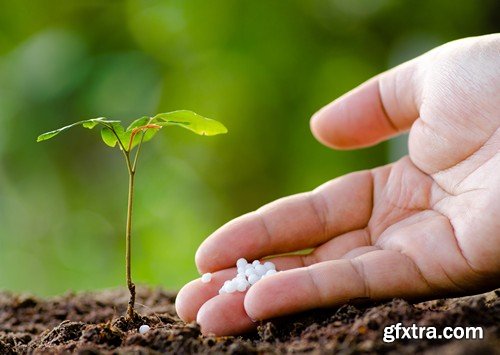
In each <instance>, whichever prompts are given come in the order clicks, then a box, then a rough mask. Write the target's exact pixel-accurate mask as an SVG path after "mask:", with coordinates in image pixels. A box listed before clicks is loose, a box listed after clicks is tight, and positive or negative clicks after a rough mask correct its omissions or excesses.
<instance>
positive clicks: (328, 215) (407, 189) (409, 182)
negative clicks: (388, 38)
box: [176, 35, 500, 335]
mask: <svg viewBox="0 0 500 355" xmlns="http://www.w3.org/2000/svg"><path fill="white" fill-rule="evenodd" d="M499 127H500V35H489V36H483V37H476V38H468V39H463V40H459V41H455V42H451V43H448V44H446V45H444V46H441V47H438V48H436V49H434V50H432V51H430V52H428V53H426V54H424V55H422V56H420V57H418V58H416V59H414V60H412V61H410V62H407V63H405V64H402V65H400V66H398V67H396V68H394V69H392V70H390V71H388V72H385V73H383V74H381V75H379V76H377V77H375V78H373V79H371V80H369V81H368V82H366V83H364V84H363V85H361V86H360V87H358V88H356V89H355V90H353V91H351V92H349V93H347V94H346V95H344V96H343V97H341V98H339V99H337V100H335V101H334V102H332V103H331V104H329V105H328V106H326V107H325V108H323V109H322V110H320V111H319V112H318V113H316V114H315V115H314V117H313V118H312V120H311V129H312V131H313V133H314V135H315V136H316V137H317V138H318V139H319V140H320V141H321V142H323V143H324V144H326V145H328V146H331V147H334V148H340V149H351V148H358V147H364V146H369V145H373V144H376V143H378V142H380V141H383V140H385V139H387V138H389V137H391V136H394V135H397V134H399V133H401V132H404V131H407V130H410V137H409V156H407V157H404V158H403V159H401V160H399V161H398V162H396V163H394V164H390V165H387V166H383V167H380V168H377V169H373V170H370V171H362V172H357V173H352V174H349V175H346V176H343V177H340V178H337V179H334V180H332V181H330V182H328V183H326V184H324V185H322V186H320V187H318V188H317V189H315V190H314V191H312V192H308V193H302V194H298V195H294V196H290V197H286V198H283V199H280V200H278V201H275V202H273V203H271V204H268V205H266V206H264V207H262V208H260V209H258V210H257V211H255V212H251V213H248V214H246V215H244V216H241V217H239V218H237V219H235V220H233V221H231V222H229V223H227V224H226V225H224V226H223V227H221V228H220V229H218V230H217V231H215V232H214V233H213V234H212V235H211V236H210V237H209V238H207V239H206V240H205V241H204V242H203V244H202V245H201V246H200V248H199V249H198V252H197V254H196V264H197V266H198V269H199V271H200V272H202V273H204V272H212V273H214V274H213V278H212V281H211V282H210V283H206V284H205V283H201V281H200V279H197V280H195V281H192V282H191V283H189V284H187V285H186V286H184V288H183V289H182V290H181V291H180V292H179V295H178V297H177V301H176V307H177V312H178V314H179V316H180V317H181V318H182V319H183V320H185V321H192V320H197V322H198V323H199V324H200V325H201V329H202V332H203V333H205V334H207V333H214V334H216V335H229V334H238V333H242V332H246V331H248V330H251V329H252V328H254V327H255V323H254V322H253V321H252V319H254V320H262V319H269V318H273V317H278V316H282V315H286V314H291V313H295V312H300V311H305V310H308V309H312V308H319V307H331V306H335V305H339V304H342V303H345V302H347V301H348V300H350V299H354V298H360V297H369V298H371V299H377V300H378V299H386V298H392V297H406V298H428V297H434V296H439V295H456V294H467V293H473V292H478V291H483V290H487V289H492V288H494V287H498V286H499V285H500V284H499V280H500V278H499V276H500V203H499V201H500V155H499V151H500V130H499ZM306 248H314V250H313V252H311V253H310V254H308V255H302V256H300V255H291V256H280V257H276V258H273V260H272V261H273V262H274V263H275V264H276V265H277V269H278V270H286V271H284V272H280V273H277V274H274V275H271V276H268V277H266V278H265V279H263V280H261V281H259V282H258V283H256V284H255V285H253V286H252V287H251V288H250V289H249V290H248V291H247V292H246V293H239V292H237V293H233V294H222V295H219V294H218V290H219V288H220V287H221V285H222V283H223V282H224V281H225V280H227V279H230V278H232V277H234V275H235V274H236V270H235V268H234V267H232V266H234V265H235V263H236V260H237V259H238V258H241V257H244V258H246V259H248V260H253V259H257V258H263V257H267V256H272V255H276V254H281V253H289V252H294V251H298V250H303V249H306Z"/></svg>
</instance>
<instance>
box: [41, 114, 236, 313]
mask: <svg viewBox="0 0 500 355" xmlns="http://www.w3.org/2000/svg"><path fill="white" fill-rule="evenodd" d="M79 125H81V126H83V127H85V128H88V129H92V128H94V127H96V126H99V125H100V126H102V129H101V138H102V140H103V141H104V143H106V144H107V145H108V146H110V147H116V146H117V147H118V148H119V149H120V151H121V152H122V153H123V157H124V158H125V163H126V164H127V171H128V176H129V185H128V203H127V224H126V227H125V270H126V279H127V286H128V289H129V291H130V300H129V302H128V308H127V317H128V318H132V317H133V315H134V305H135V285H134V283H133V282H132V276H131V239H132V204H133V201H134V178H135V173H136V168H137V160H138V159H139V154H140V152H141V147H142V144H143V143H144V142H147V141H149V140H150V139H151V138H153V136H154V135H155V134H156V133H157V132H158V131H159V130H160V129H162V128H163V127H166V126H180V127H183V128H186V129H188V130H190V131H192V132H194V133H196V134H199V135H203V136H213V135H217V134H223V133H227V129H226V127H224V125H223V124H222V123H220V122H218V121H215V120H212V119H209V118H206V117H203V116H200V115H198V114H196V113H194V112H192V111H187V110H180V111H173V112H167V113H160V114H157V115H156V116H153V117H147V116H146V117H141V118H139V119H137V120H135V121H134V122H132V123H131V124H130V125H129V126H128V127H127V129H125V128H124V127H123V126H122V125H121V123H120V121H115V120H108V119H106V118H104V117H100V118H92V119H89V120H85V121H79V122H76V123H73V124H71V125H69V126H64V127H62V128H59V129H56V130H54V131H50V132H47V133H44V134H41V135H40V136H38V138H37V142H41V141H46V140H48V139H51V138H52V137H54V136H56V135H58V134H59V133H61V132H63V131H66V130H68V129H69V128H71V127H74V126H79ZM134 148H137V149H135V155H134V156H133V159H132V151H133V150H134Z"/></svg>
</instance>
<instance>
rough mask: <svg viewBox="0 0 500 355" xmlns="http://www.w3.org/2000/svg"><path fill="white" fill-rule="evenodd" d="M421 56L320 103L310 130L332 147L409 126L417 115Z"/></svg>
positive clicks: (373, 140) (370, 140)
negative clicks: (324, 103) (341, 94)
mask: <svg viewBox="0 0 500 355" xmlns="http://www.w3.org/2000/svg"><path fill="white" fill-rule="evenodd" d="M421 62H422V57H419V58H416V59H413V60H412V61H409V62H407V63H404V64H402V65H400V66H398V67H395V68H393V69H391V70H389V71H387V72H385V73H382V74H380V75H378V76H376V77H374V78H372V79H370V80H368V81H367V82H365V83H363V84H362V85H360V86H359V87H357V88H356V89H354V90H352V91H350V92H348V93H347V94H344V95H343V96H341V97H340V98H338V99H337V100H335V101H333V102H332V103H330V104H328V105H327V106H325V107H323V108H322V109H321V110H320V111H318V112H317V113H316V114H314V116H313V117H312V119H311V130H312V132H313V134H314V136H315V137H316V139H318V140H319V141H320V142H321V143H323V144H325V145H327V146H330V147H332V148H339V149H350V148H360V147H366V146H371V145H374V144H377V143H379V142H381V141H383V140H386V139H388V138H390V137H392V136H395V135H397V134H399V133H401V132H404V131H406V130H408V129H409V128H410V127H411V124H412V123H413V121H415V120H416V119H417V118H418V115H419V113H418V111H419V106H420V91H421V82H422V80H421V73H420V72H421V70H420V68H421V67H422V65H421Z"/></svg>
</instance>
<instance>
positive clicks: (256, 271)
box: [201, 258, 278, 295]
mask: <svg viewBox="0 0 500 355" xmlns="http://www.w3.org/2000/svg"><path fill="white" fill-rule="evenodd" d="M236 268H237V274H236V276H235V277H234V278H233V279H231V280H227V281H225V282H224V285H223V286H222V287H221V288H220V290H219V295H222V294H224V293H234V292H236V291H238V292H245V291H246V290H248V289H249V288H250V287H252V285H255V283H256V282H258V281H259V280H261V279H262V278H264V277H267V276H269V275H273V274H276V273H277V272H278V271H276V265H274V263H273V262H271V261H266V262H265V263H263V264H261V263H260V261H259V260H254V261H253V262H251V263H249V262H248V261H247V260H246V259H244V258H241V259H238V261H237V262H236ZM205 275H207V274H204V275H203V276H202V277H201V281H203V282H210V279H211V277H212V275H211V274H208V275H210V276H205ZM207 279H208V281H204V280H207Z"/></svg>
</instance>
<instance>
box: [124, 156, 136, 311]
mask: <svg viewBox="0 0 500 355" xmlns="http://www.w3.org/2000/svg"><path fill="white" fill-rule="evenodd" d="M127 160H130V157H129V156H128V154H127ZM134 177H135V172H134V171H130V173H129V183H128V204H127V227H126V230H125V269H126V277H127V286H128V290H129V291H130V300H129V301H128V308H127V317H128V318H129V319H132V318H133V316H134V305H135V285H134V283H133V282H132V275H131V261H132V253H131V249H132V248H131V246H132V205H133V202H134V201H133V200H134Z"/></svg>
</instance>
